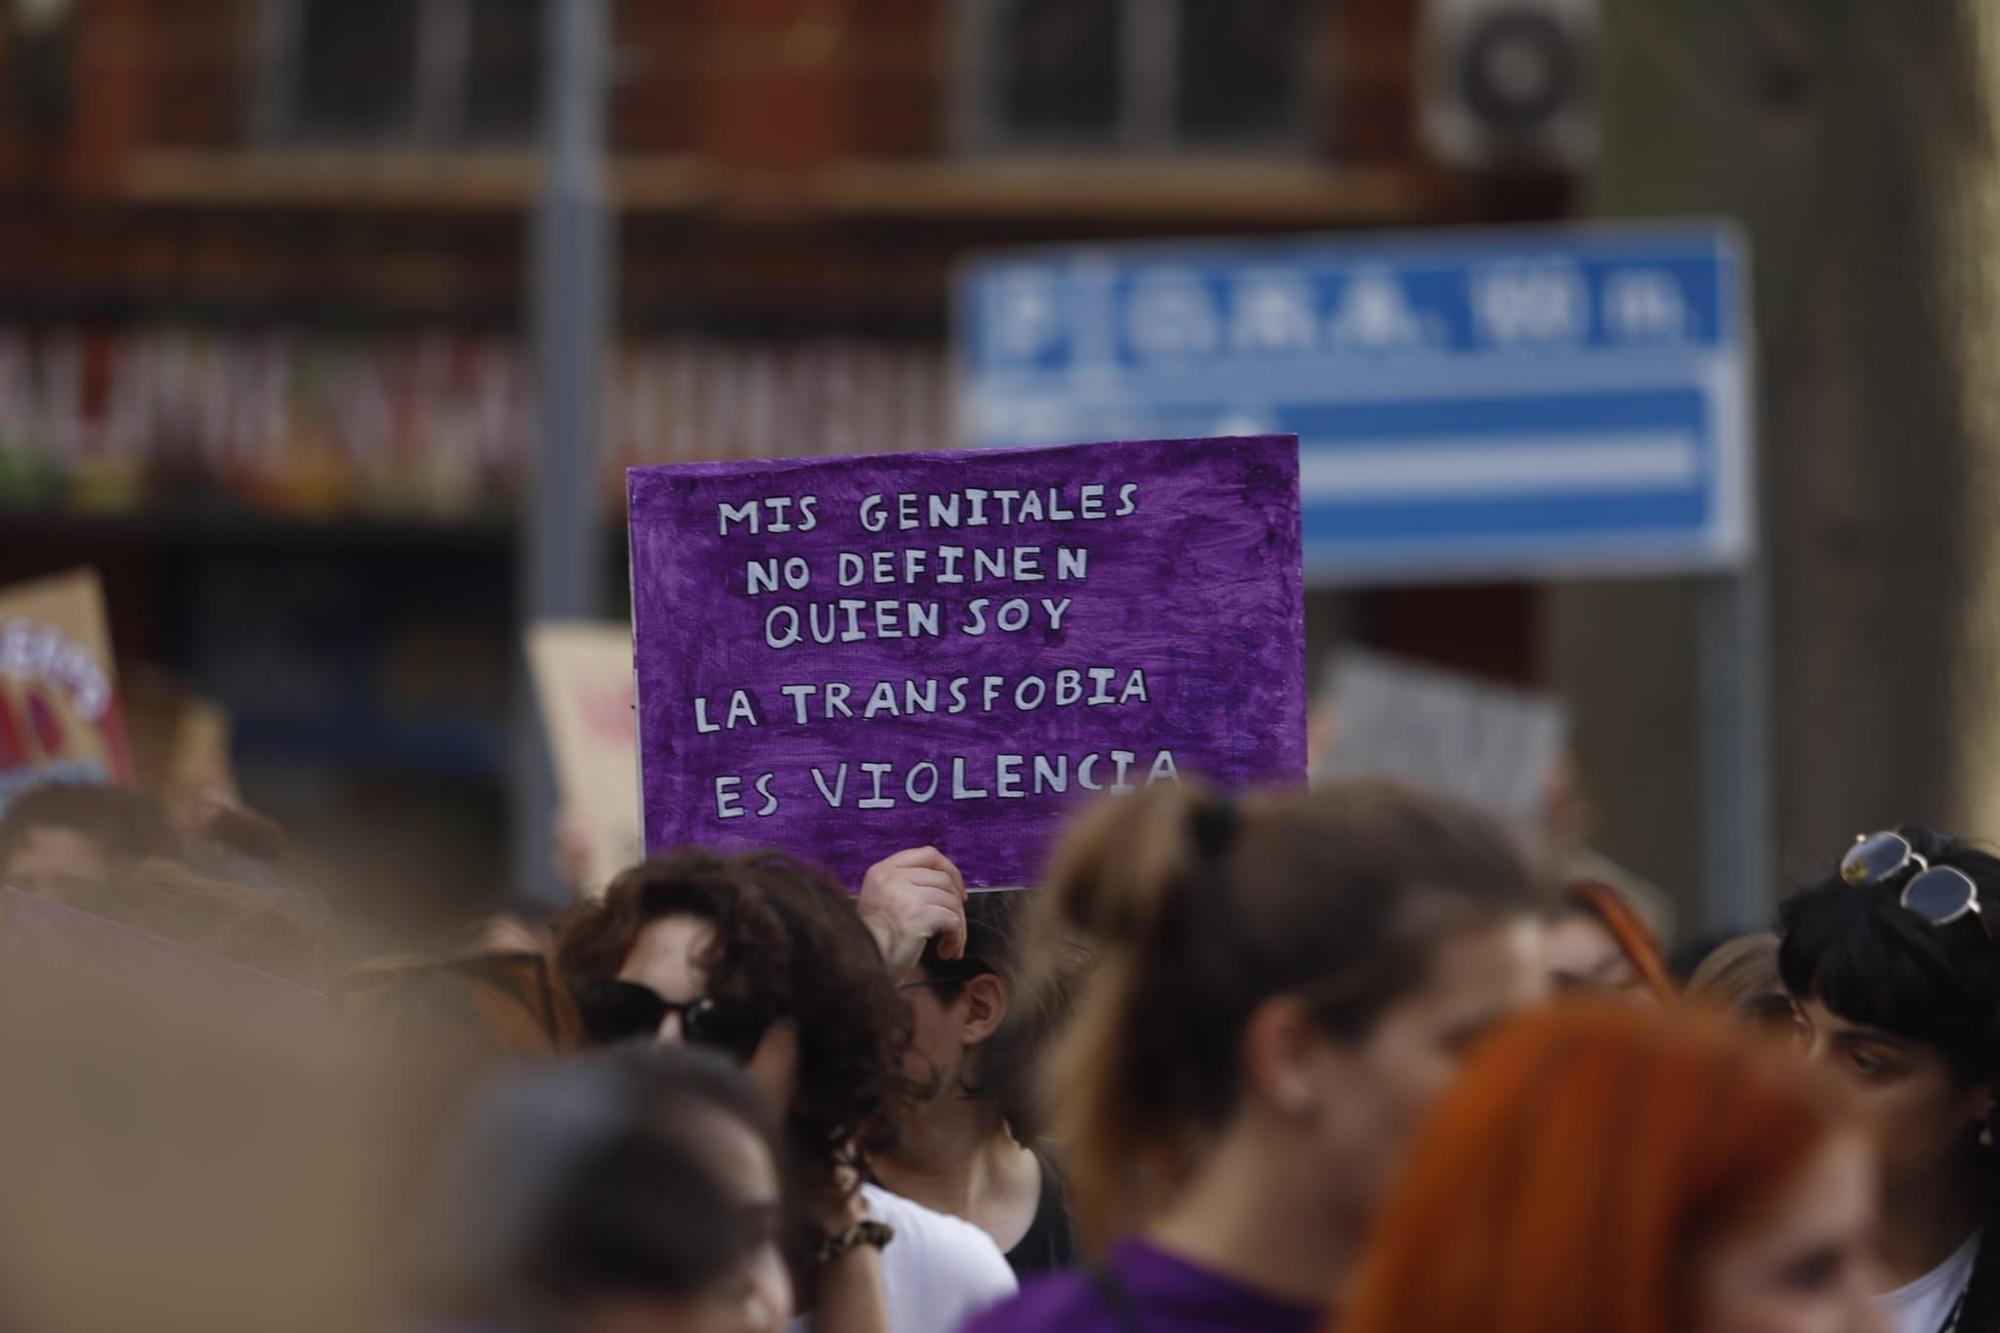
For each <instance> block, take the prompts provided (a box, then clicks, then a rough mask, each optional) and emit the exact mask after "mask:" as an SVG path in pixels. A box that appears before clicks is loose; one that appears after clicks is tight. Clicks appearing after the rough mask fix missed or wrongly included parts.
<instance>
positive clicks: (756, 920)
mask: <svg viewBox="0 0 2000 1333" xmlns="http://www.w3.org/2000/svg"><path fill="white" fill-rule="evenodd" d="M556 956H557V960H558V964H559V966H560V968H561V970H562V974H563V976H564V978H565V980H566V981H567V983H568V985H569V987H570V989H571V991H572V992H573V993H574V994H575V996H576V999H577V1003H578V1007H579V1008H580V1010H581V1012H582V1015H583V1019H584V1024H585V1026H586V1028H587V1029H588V1030H589V1032H590V1034H591V1036H592V1037H593V1039H595V1040H596V1041H598V1042H601V1043H608V1042H618V1041H624V1040H630V1039H635V1038H640V1039H648V1040H654V1041H663V1042H669V1043H682V1042H685V1043H690V1044H694V1045H701V1046H708V1047H712V1048H714V1049H717V1050H720V1051H723V1052H724V1053H726V1054H728V1055H729V1056H730V1057H731V1058H733V1059H735V1060H736V1061H737V1062H738V1063H740V1064H741V1065H742V1066H743V1067H744V1068H745V1069H746V1070H747V1071H748V1072H749V1074H750V1075H751V1077H752V1078H754V1079H755V1080H756V1081H757V1082H758V1083H759V1084H761V1085H762V1086H763V1088H764V1090H765V1093H766V1095H767V1096H769V1097H770V1099H771V1102H772V1104H773V1105H774V1106H776V1107H779V1108H782V1121H783V1128H784V1142H785V1148H786V1155H787V1158H788V1163H787V1164H788V1167H789V1170H790V1175H791V1179H790V1182H789V1188H788V1189H787V1195H788V1197H789V1199H790V1202H791V1207H792V1212H793V1216H792V1219H791V1225H790V1228H789V1232H790V1234H789V1235H788V1237H787V1240H788V1251H789V1253H790V1257H791V1260H792V1263H793V1267H794V1270H795V1277H796V1279H797V1285H798V1290H799V1295H800V1300H801V1309H802V1310H806V1311H810V1312H811V1323H810V1327H811V1328H812V1329H814V1330H815V1331H816V1333H848V1331H849V1330H856V1329H861V1330H875V1329H883V1328H886V1329H888V1330H890V1331H891V1333H948V1331H949V1330H955V1329H956V1328H957V1327H958V1325H959V1324H960V1323H961V1322H963V1321H964V1319H965V1318H966V1317H967V1316H969V1315H971V1314H973V1313H976V1312H977V1311H979V1310H981V1309H984V1308H985V1307H986V1306H988V1305H990V1304H992V1303H993V1302H995V1301H997V1300H999V1299H1002V1298H1003V1297H1005V1296H1006V1295H1008V1294H1009V1293H1011V1292H1012V1291H1013V1289H1014V1285H1015V1283H1014V1277H1013V1274H1012V1272H1011V1271H1009V1269H1008V1268H1007V1265H1006V1262H1005V1260H1003V1259H1002V1258H1001V1256H1000V1253H999V1251H998V1250H997V1249H995V1248H994V1245H993V1242H992V1241H991V1240H989V1239H988V1238H987V1237H986V1235H985V1234H984V1233H983V1232H981V1231H979V1229H978V1228H976V1227H974V1226H972V1225H971V1224H969V1223H966V1222H963V1221H960V1220H959V1219H957V1218H953V1217H946V1216H943V1215H942V1214H939V1213H935V1212H932V1211H931V1210H929V1209H927V1208H922V1207H920V1206H919V1205H917V1204H914V1203H911V1202H910V1201H908V1200H906V1199H902V1198H899V1197H897V1196H896V1195H893V1194H891V1193H889V1192H888V1191H886V1190H882V1189H880V1188H877V1187H875V1186H873V1185H868V1184H863V1183H861V1173H862V1172H863V1171H864V1170H865V1167H866V1164H867V1155H868V1154H869V1153H870V1152H874V1151H879V1150H881V1149H883V1148H886V1147H887V1146H888V1145H889V1144H890V1143H891V1142H893V1140H894V1137H895V1132H896V1130H897V1127H898V1125H899V1122H900V1119H901V1116H902V1113H903V1111H904V1088H903V1084H902V1080H901V1077H900V1072H901V1063H902V1057H903V1050H904V1046H905V1043H906V1039H907V1034H908V1027H909V1010H908V1007H907V1006H906V1004H905V1003H904V1000H903V997H902V996H901V995H900V994H899V993H898V992H897V989H896V986H895V983H894V982H893V981H892V980H891V978H890V976H889V973H888V970H887V969H886V968H885V966H884V965H883V962H882V958H881V955H880V953H879V952H878V949H877V945H876V942H875V939H874V938H873V937H872V936H871V935H870V934H869V931H868V929H867V927H866V926H865V925H863V923H862V921H861V918H860V916H859V915H858V914H857V913H856V911H855V909H854V904H853V902H852V901H851V900H850V899H849V898H848V896H847V894H846V892H845V891H844V890H842V888H841V887H840V885H839V884H837V883H836V882H834V881H833V880H832V879H831V878H830V877H829V876H827V875H826V874H825V873H824V872H823V871H821V870H819V869H817V868H816V867H814V866H812V865H809V864H808V863H806V862H804V861H801V860H799V859H798V858H796V857H793V856H789V855H786V854H784V853H781V852H773V851H758V852H748V853H742V854H737V855H729V856H722V855H716V854H712V853H708V852H702V851H695V850H684V851H680V852H676V853H673V854H670V855H667V856H662V857H658V858H655V859H654V860H651V861H647V862H644V863H642V864H640V865H637V866H634V867H632V868H631V869H629V870H627V871H625V872H624V873H623V874H621V875H620V876H618V878H616V879H615V880H613V881H612V883H611V886H610V888H609V889H608V890H607V891H606V892H605V895H604V897H603V898H602V899H601V900H599V901H595V902H584V903H580V904H578V905H577V906H576V907H575V908H573V909H572V910H571V912H570V913H569V914H568V915H567V916H566V917H565V918H564V919H563V921H562V922H561V923H560V925H559V927H558V933H557V955H556Z"/></svg>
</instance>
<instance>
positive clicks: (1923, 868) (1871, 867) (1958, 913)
mask: <svg viewBox="0 0 2000 1333" xmlns="http://www.w3.org/2000/svg"><path fill="white" fill-rule="evenodd" d="M1905 875H1908V876H1909V879H1908V882H1906V883H1905V884H1904V885H1903V891H1902V893H1900V894H1899V895H1897V899H1896V901H1898V902H1899V903H1901V904H1902V905H1903V907H1904V908H1905V909H1906V910H1908V911H1912V912H1915V913H1916V914H1917V915H1918V916H1920V917H1922V918H1923V919H1924V920H1926V921H1928V922H1930V923H1931V924H1932V925H1933V926H1948V925H1950V924H1951V923H1952V922H1954V921H1958V920H1960V919H1962V918H1964V917H1966V916H1971V917H1972V918H1974V919H1975V920H1977V921H1978V922H1979V928H1980V929H1981V930H1983V931H1985V932H1986V937H1987V938H1988V939H1991V938H1992V937H1993V927H1992V926H1991V925H1989V924H1987V921H1986V913H1985V911H1984V909H1983V908H1982V907H1981V906H1980V902H1979V886H1978V885H1977V884H1975V883H1973V882H1972V876H1970V875H1968V874H1966V873H1965V872H1964V871H1963V870H1959V869H1957V868H1955V867H1953V866H1934V865H1932V864H1931V863H1930V862H1929V861H1926V860H1925V859H1924V858H1923V857H1922V856H1921V855H1919V854H1918V852H1917V849H1916V848H1915V847H1912V846H1911V845H1910V840H1909V839H1908V838H1905V837H1904V836H1903V835H1902V834H1900V833H1869V834H1865V835H1863V836H1862V837H1859V838H1856V839H1855V840H1854V845H1853V846H1852V847H1850V848H1848V849H1847V854H1846V855H1845V856H1843V857H1841V858H1840V877H1841V879H1842V880H1844V881H1846V883H1847V884H1848V885H1849V886H1850V887H1852V888H1857V889H1867V888H1878V887H1886V886H1888V885H1890V884H1892V883H1894V882H1895V881H1896V880H1897V879H1900V878H1902V877H1903V876H1905Z"/></svg>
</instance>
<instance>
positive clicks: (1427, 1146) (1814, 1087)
mask: <svg viewBox="0 0 2000 1333" xmlns="http://www.w3.org/2000/svg"><path fill="white" fill-rule="evenodd" d="M1875 1189H1876V1162H1875V1157H1874V1154H1873V1150H1872V1148H1871V1146H1870V1144H1869V1142H1868V1140H1867V1138H1866V1137H1865V1136H1864V1134H1863V1133H1862V1132H1861V1131H1860V1130H1859V1129H1858V1128H1856V1127H1854V1126H1853V1125H1851V1124H1850V1123H1849V1122H1848V1121H1847V1119H1846V1118H1845V1116H1844V1115H1843V1113H1842V1112H1841V1111H1840V1110H1839V1108H1838V1105H1837V1103H1835V1102H1832V1101H1830V1100H1828V1092H1827V1091H1826V1090H1824V1089H1822V1087H1821V1086H1820V1085H1819V1084H1817V1083H1816V1082H1815V1081H1813V1080H1812V1079H1809V1078H1802V1077H1801V1076H1800V1073H1799V1070H1798V1068H1797V1066H1796V1065H1795V1064H1792V1063H1789V1062H1787V1061H1786V1060H1785V1059H1784V1058H1783V1057H1782V1056H1781V1055H1780V1054H1779V1053H1778V1052H1777V1050H1776V1049H1775V1048H1772V1049H1768V1050H1767V1049H1765V1048H1763V1047H1761V1046H1759V1045H1757V1044H1756V1042H1755V1040H1754V1039H1753V1038H1751V1037H1750V1036H1748V1035H1747V1034H1744V1033H1741V1032H1738V1031H1735V1030H1732V1029H1730V1028H1729V1027H1727V1026H1726V1025H1725V1023H1724V1021H1723V1020H1721V1019H1720V1018H1717V1017H1713V1016H1703V1015H1694V1014H1680V1015H1675V1016H1673V1017H1666V1016H1662V1015H1658V1014H1648V1013H1646V1012H1643V1011H1640V1010H1634V1009H1630V1008H1626V1007H1621V1006H1612V1005H1603V1004H1592V1005H1570V1006H1567V1007H1559V1008H1556V1009H1551V1010H1546V1011H1544V1012H1543V1013H1541V1014H1538V1015H1536V1016H1534V1017H1532V1018H1529V1019H1526V1020H1524V1021H1522V1022H1520V1023H1518V1024H1516V1025H1515V1026H1514V1027H1512V1028H1510V1029H1509V1030H1508V1031H1506V1032H1505V1033H1503V1034H1502V1035H1500V1036H1498V1037H1496V1038H1495V1039H1494V1040H1493V1041H1492V1042H1491V1043H1490V1044H1489V1045H1488V1046H1487V1048H1486V1049H1485V1050H1484V1051H1482V1052H1481V1053H1480V1054H1479V1056H1478V1057H1477V1058H1475V1059H1474V1061H1473V1062H1472V1064H1471V1066H1470V1067H1469V1068H1468V1070H1467V1072H1466V1075H1465V1077H1464V1078H1463V1079H1462V1080H1461V1081H1460V1082H1459V1083H1458V1085H1457V1086H1456V1087H1454V1089H1453V1090H1452V1091H1451V1092H1449V1093H1448V1094H1446V1096H1445V1097H1444V1098H1443V1099H1442V1100H1441V1101H1440V1102H1439V1103H1438V1104H1437V1106H1436V1108H1435V1109H1434V1111H1433V1113H1432V1114H1431V1116H1430V1117H1429V1119H1428V1121H1427V1123H1426V1124H1425V1126H1424V1128H1423V1130H1422V1131H1421V1132H1420V1134H1419V1136H1418V1141H1417V1145H1416V1147H1415V1149H1414V1150H1413V1151H1412V1153H1411V1154H1410V1156H1409V1158H1408V1166H1407V1169H1406V1171H1405V1173H1404V1174H1403V1176H1402V1178H1401V1180H1400V1181H1399V1182H1398V1185H1397V1188H1396V1191H1395V1193H1394V1195H1393V1196H1392V1199H1391V1201H1390V1203H1389V1205H1388V1207H1387V1210H1386V1211H1385V1213H1384V1214H1383V1217H1382V1221H1381V1224H1380V1226H1379V1229H1378V1230H1377V1232H1376V1235H1375V1237H1374V1240H1373V1242H1372V1244H1371V1246H1370V1249H1369V1251H1368V1253H1367V1255H1366V1257H1365V1258H1364V1260H1363V1264H1362V1268H1361V1274H1360V1280H1359V1283H1358V1286H1357V1289H1356V1291H1355V1293H1354V1299H1353V1300H1352V1302H1351V1303H1350V1305H1349V1307H1348V1311H1347V1317H1346V1318H1345V1319H1344V1320H1343V1321H1341V1322H1340V1324H1339V1326H1338V1327H1339V1333H1411V1331H1412V1330H1417V1329H1421V1330H1424V1333H1610V1331H1611V1330H1616V1331H1617V1333H1885V1331H1886V1329H1887V1327H1888V1326H1887V1324H1886V1322H1885V1321H1884V1320H1883V1317H1882V1314H1881V1312H1880V1311H1879V1309H1878V1308H1877V1306H1876V1304H1875V1302H1874V1301H1873V1299H1872V1293H1873V1292H1874V1289H1875V1272H1874V1264H1873V1258H1872V1254H1871V1250H1870V1244H1871V1240H1872V1233H1873V1228H1874V1220H1875Z"/></svg>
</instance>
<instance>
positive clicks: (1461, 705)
mask: <svg viewBox="0 0 2000 1333" xmlns="http://www.w3.org/2000/svg"><path fill="white" fill-rule="evenodd" d="M1326 699H1327V703H1328V707H1329V709H1330V712H1331V722H1330V726H1329V727H1328V730H1329V732H1330V736H1329V745H1328V749H1327V753H1326V755H1325V757H1324V758H1323V759H1321V760H1320V761H1318V763H1317V766H1316V770H1315V773H1314V776H1315V777H1339V776H1349V775H1356V776H1358V775H1369V776H1376V777H1389V778H1397V779H1400V780H1402V781H1404V782H1409V783H1412V784H1414V785H1416V786H1421V787H1429V788H1431V789H1433V790H1436V791H1442V792H1447V793H1449V794H1451V795H1453V796H1457V797H1459V798H1460V799H1461V800H1465V801H1469V802H1471V803H1472V804H1474V805H1477V806H1479V807H1480V808H1481V809H1484V810H1486V811H1487V812H1488V813H1490V814H1494V815H1498V816H1499V817H1500V818H1502V819H1505V820H1508V821H1511V822H1513V823H1516V824H1531V823H1533V822H1534V821H1535V820H1536V819H1537V818H1538V817H1539V815H1540V814H1541V812H1542V808H1543V806H1544V803H1545V802H1546V801H1547V800H1548V798H1549V793H1550V784H1551V782H1552V781H1553V779H1554V777H1555V772H1556V765H1557V764H1558V762H1559V761H1560V760H1561V757H1562V753H1563V749H1564V747H1565V745H1566V744H1567V743H1568V738H1569V714H1568V710H1566V709H1565V708H1564V707H1563V704H1562V701H1561V700H1560V699H1557V698H1556V697H1555V696H1554V695H1551V694H1546V693H1543V692H1541V691H1537V690H1524V689H1518V688H1515V687H1513V686H1508V685H1499V684H1495V683H1493V682H1491V681H1486V680H1481V679H1479V678H1478V677H1475V676H1468V675H1463V674H1460V673H1458V672H1454V671H1447V670H1444V669H1441V668H1439V667H1434V666H1429V665H1426V664H1424V663H1420V662H1412V661H1408V660H1406V659H1403V658H1398V657H1393V656H1390V655H1387V654H1383V653H1371V652H1367V651H1364V650H1361V649H1350V650H1348V651H1346V652H1344V653H1342V654H1341V655H1340V657H1339V658H1338V659H1337V660H1336V661H1335V662H1334V664H1333V666H1332V668H1331V670H1330V671H1329V673H1328V678H1327V691H1326Z"/></svg>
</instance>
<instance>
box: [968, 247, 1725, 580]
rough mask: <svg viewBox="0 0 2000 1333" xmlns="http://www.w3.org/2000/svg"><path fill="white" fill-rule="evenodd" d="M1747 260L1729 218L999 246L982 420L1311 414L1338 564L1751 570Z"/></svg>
mask: <svg viewBox="0 0 2000 1333" xmlns="http://www.w3.org/2000/svg"><path fill="white" fill-rule="evenodd" d="M1744 276H1745V258H1744V250H1743V243H1742V241H1741V240H1740V239H1739V237H1738V235H1737V234H1736V233H1735V232H1734V231H1733V230H1732V229H1730V228H1729V227H1727V226H1724V225H1720V224H1711V223H1692V224H1668V225H1659V226H1643V227H1636V226H1635V227H1626V226H1617V227H1593V228H1588V229H1567V228H1566V229H1559V230H1558V229H1505V230H1491V231H1464V232H1450V231H1441V232H1427V233H1415V234H1408V235H1403V236H1398V237H1394V238H1389V239H1365V240H1353V239H1347V238H1341V239H1328V238H1324V237H1311V238H1298V239H1288V240H1283V241H1270V242H1248V241H1244V242H1213V243H1211V242H1195V243H1172V244H1164V243H1163V244H1153V243H1136V244H1124V245H1102V246H1089V247H1076V248H1064V249H1050V250H1023V251H1015V252H1006V253H1000V254H996V255H993V256H990V257H988V258H985V259H982V260H979V261H977V262H975V263H974V264H972V265H971V266H970V267H969V268H968V269H967V270H966V272H965V273H963V274H962V275H961V279H960V283H959V290H958V330H957V332H958V357H959V369H960V372H961V374H962V380H961V384H960V393H959V404H960V411H961V428H962V433H963V437H964V439H965V441H966V442H968V443H970V444H973V445H978V446H1005V445H1025V444H1049V443H1056V442H1061V441H1075V440H1104V439H1120V438H1159V437H1165V436H1191V435H1250V434H1265V433H1271V432H1293V433H1296V434H1297V435H1298V436H1299V442H1300V480H1301V483H1302V486H1303V492H1304V495H1303V498H1304V527H1305V549H1306V564H1307V569H1308V572H1309V573H1310V574H1311V575H1312V576H1313V577H1314V578H1315V579H1316V580H1317V581H1319V582H1363V581H1381V580H1388V579H1417V578H1466V577H1473V578H1505V577H1538V576H1551V575H1575V574H1610V573H1675V572H1691V571H1711V570H1728V569H1734V568H1738V567H1740V566H1742V565H1743V564H1744V563H1745V562H1746V561H1747V560H1748V558H1749V556H1750V554H1751V552H1752V549H1753V546H1754V542H1755V537H1754V531H1755V524H1754V517H1753V508H1754V505H1753V489H1752V480H1751V477H1752V468H1751V461H1752V460H1751V443H1750V407H1749V403H1750V399H1749V393H1750V388H1749V373H1750V367H1749V330H1748V322H1749V321H1748V314H1747V310H1746V308H1745V295H1744V281H1743V280H1744Z"/></svg>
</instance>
